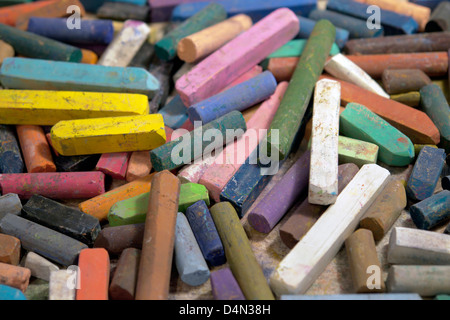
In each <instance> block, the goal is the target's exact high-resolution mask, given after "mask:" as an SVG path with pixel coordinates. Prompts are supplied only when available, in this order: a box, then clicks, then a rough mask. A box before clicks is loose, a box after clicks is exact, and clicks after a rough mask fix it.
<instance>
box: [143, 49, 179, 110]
mask: <svg viewBox="0 0 450 320" xmlns="http://www.w3.org/2000/svg"><path fill="white" fill-rule="evenodd" d="M177 66H178V65H177V63H176V62H175V61H163V60H161V59H159V58H158V57H157V56H155V57H153V60H152V61H151V63H150V67H149V69H148V70H149V72H150V73H151V74H152V75H153V76H154V77H155V78H156V79H157V80H158V81H159V83H160V86H159V90H158V92H157V93H156V94H155V96H154V97H153V99H152V100H150V112H153V113H154V112H157V111H158V110H159V109H160V108H161V106H163V105H164V104H165V103H166V100H167V98H168V97H169V95H170V91H171V90H172V83H171V79H172V75H173V71H174V70H176V68H177Z"/></svg>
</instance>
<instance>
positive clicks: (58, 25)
mask: <svg viewBox="0 0 450 320" xmlns="http://www.w3.org/2000/svg"><path fill="white" fill-rule="evenodd" d="M27 31H28V32H32V33H35V34H38V35H41V36H43V37H47V38H50V39H54V40H58V41H61V42H66V43H71V44H109V43H110V42H111V41H112V39H113V38H114V27H113V23H112V21H111V20H100V19H98V20H81V21H80V29H69V28H68V27H67V19H66V18H37V17H32V18H30V20H29V23H28V29H27Z"/></svg>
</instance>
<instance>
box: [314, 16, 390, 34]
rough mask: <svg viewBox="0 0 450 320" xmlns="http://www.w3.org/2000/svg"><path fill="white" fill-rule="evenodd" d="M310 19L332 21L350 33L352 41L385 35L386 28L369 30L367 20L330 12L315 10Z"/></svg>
mask: <svg viewBox="0 0 450 320" xmlns="http://www.w3.org/2000/svg"><path fill="white" fill-rule="evenodd" d="M309 18H310V19H313V20H316V21H319V20H322V19H325V20H328V21H330V22H331V23H332V24H333V25H334V26H335V27H337V28H343V29H345V30H348V31H349V32H350V39H359V38H375V37H381V36H383V35H384V28H383V27H382V26H381V27H380V29H369V28H367V20H362V19H357V18H354V17H350V16H347V15H345V14H340V13H337V12H334V11H329V10H313V11H311V13H310V14H309Z"/></svg>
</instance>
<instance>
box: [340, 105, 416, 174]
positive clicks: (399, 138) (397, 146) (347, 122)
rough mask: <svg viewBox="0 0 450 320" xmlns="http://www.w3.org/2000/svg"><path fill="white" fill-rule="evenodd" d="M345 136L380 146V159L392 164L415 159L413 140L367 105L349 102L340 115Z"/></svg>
mask: <svg viewBox="0 0 450 320" xmlns="http://www.w3.org/2000/svg"><path fill="white" fill-rule="evenodd" d="M340 132H341V134H342V135H343V136H346V137H349V138H354V139H358V140H362V141H367V142H371V143H374V144H376V145H377V146H379V147H380V151H379V153H378V159H379V160H380V161H382V162H384V163H385V164H387V165H390V166H398V167H402V166H407V165H409V164H410V163H411V162H412V161H413V160H414V155H415V153H414V145H413V144H412V142H411V140H410V139H409V138H408V137H407V136H405V135H404V134H403V133H401V132H400V131H399V130H397V129H396V128H394V127H393V126H391V125H390V124H389V123H388V122H386V121H385V120H384V119H382V118H381V117H379V116H378V115H376V114H375V113H373V112H372V111H370V110H369V109H367V108H366V107H364V106H362V105H359V104H356V103H349V104H348V105H347V107H346V108H345V110H344V111H343V112H342V113H341V117H340Z"/></svg>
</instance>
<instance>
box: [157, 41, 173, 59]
mask: <svg viewBox="0 0 450 320" xmlns="http://www.w3.org/2000/svg"><path fill="white" fill-rule="evenodd" d="M176 47H177V46H176V44H175V43H174V40H173V39H171V38H169V37H167V38H163V39H161V40H160V41H158V42H157V43H156V44H155V53H156V55H157V57H158V58H160V59H161V60H163V61H170V60H172V59H174V58H175V56H176V54H177V52H176Z"/></svg>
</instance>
